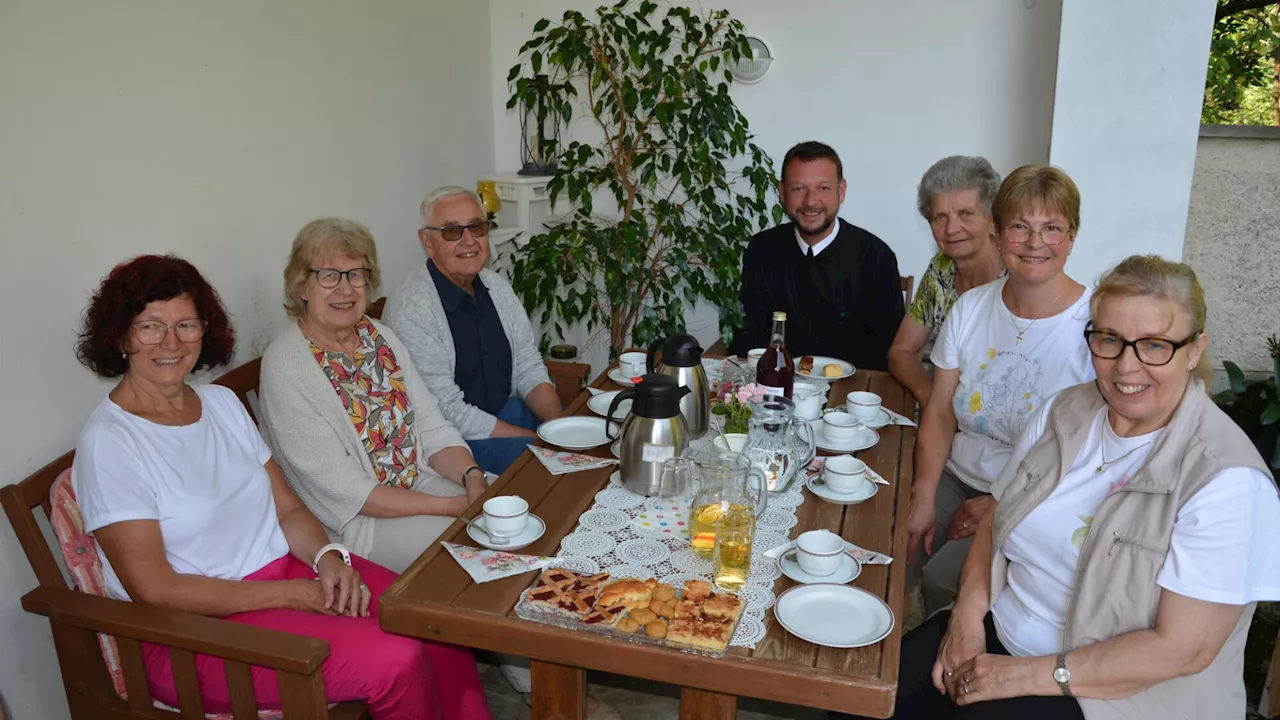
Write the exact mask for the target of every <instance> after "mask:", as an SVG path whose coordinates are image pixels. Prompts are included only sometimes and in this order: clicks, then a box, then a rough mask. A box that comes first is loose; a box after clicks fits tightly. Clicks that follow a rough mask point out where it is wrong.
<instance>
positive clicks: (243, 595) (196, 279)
mask: <svg viewBox="0 0 1280 720" xmlns="http://www.w3.org/2000/svg"><path fill="white" fill-rule="evenodd" d="M234 347H235V335H234V333H233V332H232V330H231V323H230V321H229V319H228V318H227V313H226V311H225V310H224V309H223V307H222V304H221V302H220V301H219V299H218V296H217V293H216V292H214V290H213V288H212V287H210V286H209V284H208V283H207V282H206V281H205V280H204V278H203V277H201V275H200V273H199V271H197V270H196V269H195V267H193V266H192V265H191V264H190V263H188V262H186V261H185V260H181V259H179V258H176V257H173V256H163V257H161V256H156V255H146V256H142V257H138V258H135V259H133V260H131V261H129V262H127V263H124V264H122V265H120V266H118V267H116V268H115V269H114V270H112V272H111V274H110V275H108V276H107V278H106V279H105V280H104V281H103V283H102V285H101V287H99V288H98V291H97V292H96V293H95V295H94V297H93V299H92V301H91V302H90V304H89V307H88V309H87V310H86V311H85V318H84V328H83V331H82V332H81V335H80V342H79V345H78V347H77V355H78V356H79V358H80V360H81V362H82V363H84V365H86V366H87V367H88V368H89V369H90V370H93V371H94V372H95V373H97V374H98V375H99V376H100V377H107V378H116V377H118V378H120V381H119V383H117V385H116V387H115V388H114V389H113V390H112V391H111V392H110V393H109V394H108V395H107V397H106V398H104V399H103V401H102V402H101V403H100V404H99V405H98V407H97V409H95V410H94V412H93V414H92V415H91V416H90V418H89V421H88V423H87V424H86V425H85V428H84V431H83V432H82V433H81V436H80V442H79V444H78V446H77V449H76V459H75V464H74V466H73V467H72V471H71V483H72V486H73V487H74V489H75V492H76V496H77V498H78V502H79V504H80V508H81V512H82V513H83V515H84V523H85V529H86V530H87V531H89V532H90V533H92V534H93V536H94V538H95V539H96V540H97V542H98V545H99V546H100V547H101V548H102V551H103V556H102V563H103V576H104V578H105V580H106V584H107V592H108V594H109V595H111V596H112V597H115V598H117V599H121V600H133V601H136V602H141V603H144V604H147V605H154V606H157V607H164V608H171V609H175V610H183V611H186V612H191V613H196V614H199V615H209V616H214V617H222V618H224V619H226V620H231V621H234V622H240V623H245V624H248V625H254V626H257V627H263V628H270V629H273V630H281V631H285V632H291V633H295V634H298V635H305V636H308V637H315V638H320V639H323V640H326V641H328V643H329V649H330V653H329V657H328V659H327V660H325V662H324V665H323V666H322V668H321V672H322V675H323V678H324V685H325V694H326V696H327V698H328V699H329V700H331V701H334V702H341V701H347V700H362V701H365V702H367V703H368V704H369V706H370V709H371V711H372V713H373V716H374V717H375V718H378V719H379V720H400V719H404V720H408V719H409V718H415V719H416V718H466V719H468V720H470V719H472V718H476V719H483V718H489V717H490V714H489V710H488V706H487V704H486V702H485V699H484V695H483V692H482V691H481V689H480V683H479V677H478V675H477V673H476V669H475V664H474V661H472V659H471V656H470V655H469V654H468V653H467V652H465V651H463V650H460V649H457V648H452V647H447V646H443V645H435V644H431V643H423V642H420V641H417V640H412V639H409V638H404V637H399V636H395V635H388V634H386V633H384V632H382V630H381V629H380V628H379V627H378V620H377V612H378V603H377V599H376V598H377V596H378V595H379V594H381V592H382V591H383V590H385V589H386V587H387V586H388V585H390V584H391V582H392V581H393V580H394V579H395V575H394V574H393V573H392V572H391V571H389V570H387V569H385V568H382V567H380V566H378V565H375V564H373V563H371V562H369V561H367V560H364V559H363V558H360V557H355V556H350V555H349V554H348V553H347V552H346V551H345V549H343V548H342V547H341V546H334V545H330V544H329V541H328V537H327V536H326V535H325V532H324V528H323V527H322V526H321V525H320V523H319V522H318V521H317V520H316V518H315V516H313V515H312V514H311V513H310V511H308V510H307V508H306V507H305V506H304V505H303V504H302V503H301V501H299V500H298V497H297V495H295V494H294V492H293V491H292V490H291V489H290V487H289V485H288V483H287V482H286V481H285V479H284V476H283V475H282V474H281V472H280V468H279V467H278V466H277V465H276V462H275V460H273V459H272V457H271V451H270V449H269V448H268V447H267V445H266V444H265V443H264V442H263V440H262V437H261V436H260V435H259V434H258V430H257V427H255V425H254V423H253V420H252V418H250V417H249V414H248V413H247V412H246V411H245V409H244V406H243V405H241V404H240V401H239V400H238V399H237V398H236V396H235V394H234V393H232V392H231V391H230V390H228V389H226V388H223V387H220V386H216V385H204V386H200V387H192V386H191V385H189V384H188V383H187V380H186V379H187V375H188V374H190V373H191V371H192V370H194V369H202V368H207V367H213V366H216V365H223V364H225V363H226V362H227V361H229V360H230V359H231V357H232V354H233V350H234ZM143 652H144V658H145V660H146V664H147V675H148V678H149V679H150V682H151V687H152V693H153V694H154V695H155V697H156V698H158V699H159V700H161V701H162V702H165V703H168V704H170V705H176V704H177V692H176V689H175V684H174V679H173V671H172V668H171V667H170V664H169V654H168V651H167V649H166V648H164V647H161V646H154V645H145V646H144V651H143ZM196 668H197V671H198V673H199V677H200V688H201V695H202V699H203V701H204V708H205V710H206V711H210V712H228V711H229V710H230V701H229V695H228V690H227V683H226V675H225V671H224V670H223V667H222V662H221V661H220V660H217V659H214V658H210V657H207V656H203V655H197V656H196ZM253 684H254V694H255V696H256V698H257V701H258V704H259V707H261V708H264V709H265V708H278V707H280V692H279V688H278V686H277V683H276V676H275V673H274V672H272V671H270V670H266V669H263V668H254V669H253Z"/></svg>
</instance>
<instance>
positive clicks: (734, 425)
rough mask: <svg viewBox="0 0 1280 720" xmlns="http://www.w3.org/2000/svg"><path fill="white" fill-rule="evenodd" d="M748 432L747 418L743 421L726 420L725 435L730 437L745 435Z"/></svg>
mask: <svg viewBox="0 0 1280 720" xmlns="http://www.w3.org/2000/svg"><path fill="white" fill-rule="evenodd" d="M746 432H747V421H746V419H745V418H743V419H741V420H738V419H732V420H730V419H728V418H726V419H725V421H724V434H725V435H729V434H731V433H742V434H744V435H745V434H746Z"/></svg>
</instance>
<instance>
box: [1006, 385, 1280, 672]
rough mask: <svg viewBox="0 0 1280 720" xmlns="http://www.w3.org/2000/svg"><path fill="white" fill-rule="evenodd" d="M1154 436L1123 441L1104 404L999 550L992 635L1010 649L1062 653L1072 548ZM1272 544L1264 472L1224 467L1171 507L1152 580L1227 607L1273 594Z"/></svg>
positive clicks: (1028, 437) (1031, 439) (1022, 447)
mask: <svg viewBox="0 0 1280 720" xmlns="http://www.w3.org/2000/svg"><path fill="white" fill-rule="evenodd" d="M1051 404H1052V398H1050V399H1049V400H1047V401H1046V402H1045V405H1044V407H1042V408H1041V409H1040V410H1039V411H1037V412H1036V414H1035V416H1034V417H1032V418H1031V421H1030V422H1029V423H1028V425H1027V428H1026V434H1025V435H1023V436H1022V437H1021V439H1019V441H1018V444H1017V447H1016V449H1015V450H1014V452H1013V455H1012V459H1011V461H1010V463H1009V469H1008V470H1007V471H1006V472H1005V473H1004V474H1003V475H1001V477H1000V479H999V481H997V483H996V485H995V486H994V487H993V488H992V491H993V493H994V495H995V497H996V499H997V500H999V499H1000V497H1001V496H1002V495H1003V494H1004V491H1005V490H1006V489H1007V488H1008V485H1009V484H1010V483H1011V482H1012V481H1013V478H1014V476H1015V475H1016V474H1017V467H1018V465H1019V464H1020V463H1021V462H1022V458H1023V457H1025V456H1026V454H1027V452H1028V451H1029V450H1030V449H1031V446H1032V445H1034V444H1035V443H1036V441H1037V440H1039V439H1040V436H1041V435H1043V434H1044V431H1045V426H1046V424H1047V422H1048V417H1049V412H1048V410H1047V408H1048V407H1049V406H1050V405H1051ZM1162 432H1163V430H1157V431H1155V432H1153V433H1148V434H1146V435H1140V436H1136V437H1129V438H1122V437H1120V436H1118V435H1116V434H1115V432H1114V431H1113V430H1112V429H1111V423H1110V422H1108V421H1107V408H1105V407H1104V408H1102V409H1101V410H1099V411H1098V415H1097V416H1096V417H1095V418H1094V420H1093V423H1092V425H1091V426H1090V428H1089V436H1088V437H1087V438H1085V442H1084V445H1083V446H1082V447H1081V448H1080V453H1079V455H1078V456H1077V457H1076V461H1075V462H1074V463H1073V464H1072V465H1071V468H1070V469H1069V470H1068V471H1067V473H1066V475H1064V476H1063V478H1062V482H1061V483H1060V484H1059V485H1058V487H1057V488H1055V489H1054V491H1053V493H1051V494H1050V495H1049V497H1047V498H1045V500H1044V501H1043V502H1041V503H1040V504H1039V505H1038V506H1036V508H1035V509H1034V510H1032V511H1031V514H1030V515H1028V516H1027V517H1026V519H1024V520H1023V521H1022V522H1021V523H1019V524H1018V525H1017V527H1015V528H1014V529H1013V532H1012V533H1011V534H1010V535H1009V538H1008V539H1007V540H1006V541H1005V544H1004V547H1003V550H1004V554H1005V556H1006V557H1008V558H1009V572H1008V585H1007V586H1006V587H1005V589H1004V590H1003V591H1002V592H1001V593H1000V597H998V598H996V603H995V606H994V607H992V610H991V612H992V615H993V619H994V620H995V625H996V633H997V635H998V636H999V637H1000V642H1002V643H1003V644H1004V646H1005V648H1006V649H1007V650H1008V651H1009V652H1010V653H1012V654H1013V655H1016V656H1020V657H1035V656H1043V655H1056V654H1057V653H1059V652H1061V651H1062V638H1063V630H1064V628H1065V626H1066V619H1067V609H1068V607H1069V605H1070V603H1071V596H1072V588H1073V587H1074V585H1075V575H1076V568H1077V566H1078V565H1079V561H1080V548H1081V547H1082V546H1083V544H1084V540H1085V538H1086V537H1087V536H1088V534H1089V529H1090V526H1091V524H1092V523H1093V516H1094V513H1095V512H1096V510H1097V508H1098V506H1099V505H1101V504H1102V501H1103V500H1105V499H1106V498H1107V497H1108V496H1109V495H1111V494H1112V493H1114V492H1116V491H1117V490H1119V489H1120V488H1122V487H1124V485H1125V483H1127V482H1129V480H1130V478H1132V477H1133V475H1134V474H1136V473H1137V472H1138V471H1139V470H1140V469H1141V468H1142V466H1143V464H1144V463H1145V462H1146V460H1147V457H1148V456H1149V455H1150V454H1151V447H1152V443H1154V442H1155V440H1156V439H1157V438H1159V436H1160V433H1162ZM1126 453H1127V454H1126ZM1104 458H1105V461H1106V464H1105V465H1104ZM1100 465H1101V466H1102V471H1101V472H1099V471H1098V470H1097V468H1098V467H1099V466H1100ZM1278 543H1280V497H1278V496H1277V494H1276V488H1275V485H1274V484H1273V483H1272V482H1271V478H1269V477H1267V476H1266V475H1265V474H1263V473H1261V472H1259V471H1257V470H1254V469H1253V468H1245V467H1238V468H1229V469H1227V470H1224V471H1222V472H1221V473H1219V474H1218V475H1217V476H1216V477H1214V478H1213V479H1212V480H1210V481H1209V483H1208V484H1207V485H1205V486H1204V487H1203V488H1201V489H1200V491H1199V492H1197V493H1196V494H1195V495H1193V496H1191V498H1190V499H1189V500H1187V502H1186V504H1184V505H1183V506H1182V509H1180V510H1179V511H1178V516H1177V518H1176V520H1175V521H1174V526H1173V537H1172V538H1171V539H1170V543H1169V553H1168V555H1166V556H1165V560H1164V564H1163V565H1162V566H1161V567H1160V571H1159V572H1158V573H1157V574H1156V584H1158V585H1159V586H1160V587H1162V588H1164V589H1166V590H1170V591H1172V592H1176V593H1178V594H1179V595H1183V596H1186V597H1189V598H1194V599H1196V600H1204V601H1207V602H1215V603H1223V604H1227V605H1247V604H1249V603H1251V602H1253V601H1255V600H1274V599H1280V555H1277V553H1276V552H1275V547H1276V545H1277V544H1278Z"/></svg>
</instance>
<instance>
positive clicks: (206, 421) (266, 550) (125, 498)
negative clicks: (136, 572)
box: [71, 385, 289, 600]
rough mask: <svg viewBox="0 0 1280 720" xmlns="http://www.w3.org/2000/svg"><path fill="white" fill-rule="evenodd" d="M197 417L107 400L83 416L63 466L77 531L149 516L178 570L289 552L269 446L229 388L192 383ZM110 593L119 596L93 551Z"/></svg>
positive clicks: (247, 569) (196, 571) (225, 569)
mask: <svg viewBox="0 0 1280 720" xmlns="http://www.w3.org/2000/svg"><path fill="white" fill-rule="evenodd" d="M196 392H197V393H198V394H199V396H200V402H201V405H202V409H201V415H200V419H199V420H198V421H196V422H194V423H192V424H190V425H184V426H181V427H171V426H167V425H158V424H156V423H153V422H151V421H149V420H144V419H142V418H140V417H138V416H137V415H133V414H131V413H128V412H125V411H124V410H123V409H122V408H121V407H120V406H119V405H116V404H115V403H114V402H112V401H111V398H110V397H106V398H103V400H102V402H101V403H99V404H98V407H97V408H96V409H95V410H94V411H93V414H92V415H90V416H89V422H88V423H87V424H86V425H85V427H84V431H83V432H81V433H80V443H79V445H78V446H77V447H76V459H75V462H74V463H73V464H72V467H71V485H72V487H74V488H75V491H76V498H77V500H78V502H79V504H80V512H81V513H82V514H83V515H84V524H85V530H87V531H88V532H90V533H92V532H93V531H94V530H97V529H98V528H102V527H106V526H107V525H111V524H112V523H117V522H122V521H125V520H156V521H158V522H159V523H160V534H161V535H162V536H163V538H164V550H165V555H166V556H167V557H168V559H169V564H170V565H172V566H173V569H174V571H175V572H177V573H180V574H183V575H203V576H206V577H215V578H224V579H228V580H239V579H241V578H243V577H245V576H246V575H251V574H253V573H254V572H256V571H258V570H260V569H262V568H263V567H264V566H266V565H267V564H268V563H270V562H272V561H273V560H275V559H277V558H279V557H282V556H283V555H285V554H286V553H287V552H289V544H288V543H287V542H286V541H285V537H284V533H283V532H282V531H281V530H280V523H279V522H278V521H277V520H276V504H275V500H274V498H273V497H272V495H271V478H270V476H269V475H267V470H266V468H265V467H264V464H265V463H266V462H267V460H269V459H270V458H271V450H270V449H269V448H268V447H267V445H266V443H264V442H263V441H262V436H261V435H259V434H258V428H257V427H255V426H254V424H253V420H252V419H251V418H250V417H249V414H248V413H247V412H245V409H244V406H243V405H241V404H240V400H239V398H237V397H236V396H235V393H233V392H231V391H230V390H228V389H227V388H224V387H221V386H218V385H207V386H204V387H200V388H196ZM102 565H103V568H102V569H103V575H104V577H105V580H106V583H107V592H108V594H110V595H111V597H114V598H118V599H121V600H128V599H130V598H129V594H128V593H126V592H125V589H124V586H123V585H121V584H120V579H119V578H118V577H117V576H116V573H115V571H114V570H113V569H112V568H111V563H110V562H109V561H108V560H107V557H106V554H105V553H103V554H102Z"/></svg>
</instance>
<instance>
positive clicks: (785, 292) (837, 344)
mask: <svg viewBox="0 0 1280 720" xmlns="http://www.w3.org/2000/svg"><path fill="white" fill-rule="evenodd" d="M845 187H846V184H845V180H844V167H843V165H842V164H841V162H840V157H839V156H838V155H836V151H835V150H833V149H831V148H830V147H828V146H827V145H824V144H822V143H819V142H803V143H800V144H799V145H796V146H795V147H793V148H791V149H790V150H788V151H787V155H786V158H784V159H783V161H782V182H781V183H780V184H779V193H780V195H781V197H782V206H783V209H784V210H786V213H787V217H789V218H791V222H789V223H786V224H783V225H779V226H778V227H775V228H770V229H768V230H765V231H763V232H761V233H759V234H757V235H756V236H755V237H753V238H752V239H751V244H750V245H748V246H747V250H746V253H745V254H744V255H743V258H742V290H741V292H740V293H739V295H738V297H739V299H740V300H741V301H742V307H743V311H744V318H745V322H744V324H743V327H742V328H741V329H740V330H738V332H737V334H735V335H734V338H733V343H732V344H731V345H730V346H729V351H730V352H732V353H733V354H735V355H738V356H744V355H746V354H747V351H748V350H750V349H751V348H757V347H764V346H766V345H767V344H768V343H769V330H770V327H771V318H772V316H773V312H774V311H775V310H782V311H784V312H786V313H787V338H786V339H787V349H788V350H790V352H791V355H792V357H794V358H796V359H797V360H799V358H800V357H801V356H802V355H828V356H832V357H836V358H839V359H841V360H847V361H849V362H851V363H853V364H854V365H855V366H857V367H859V368H863V369H867V370H887V369H888V367H889V362H888V354H889V345H890V343H892V342H893V336H894V334H895V333H897V331H898V325H899V324H900V323H901V322H902V315H903V300H902V290H901V285H900V280H899V278H898V258H897V257H896V256H895V255H894V254H893V251H892V250H890V249H889V246H888V245H886V244H885V243H884V241H883V240H881V239H880V238H878V237H876V236H875V235H872V234H871V233H869V232H867V231H866V230H863V229H862V228H860V227H857V226H856V225H853V224H852V223H849V222H845V221H843V220H841V219H839V217H837V213H838V212H839V210H840V203H842V202H844V193H845Z"/></svg>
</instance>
